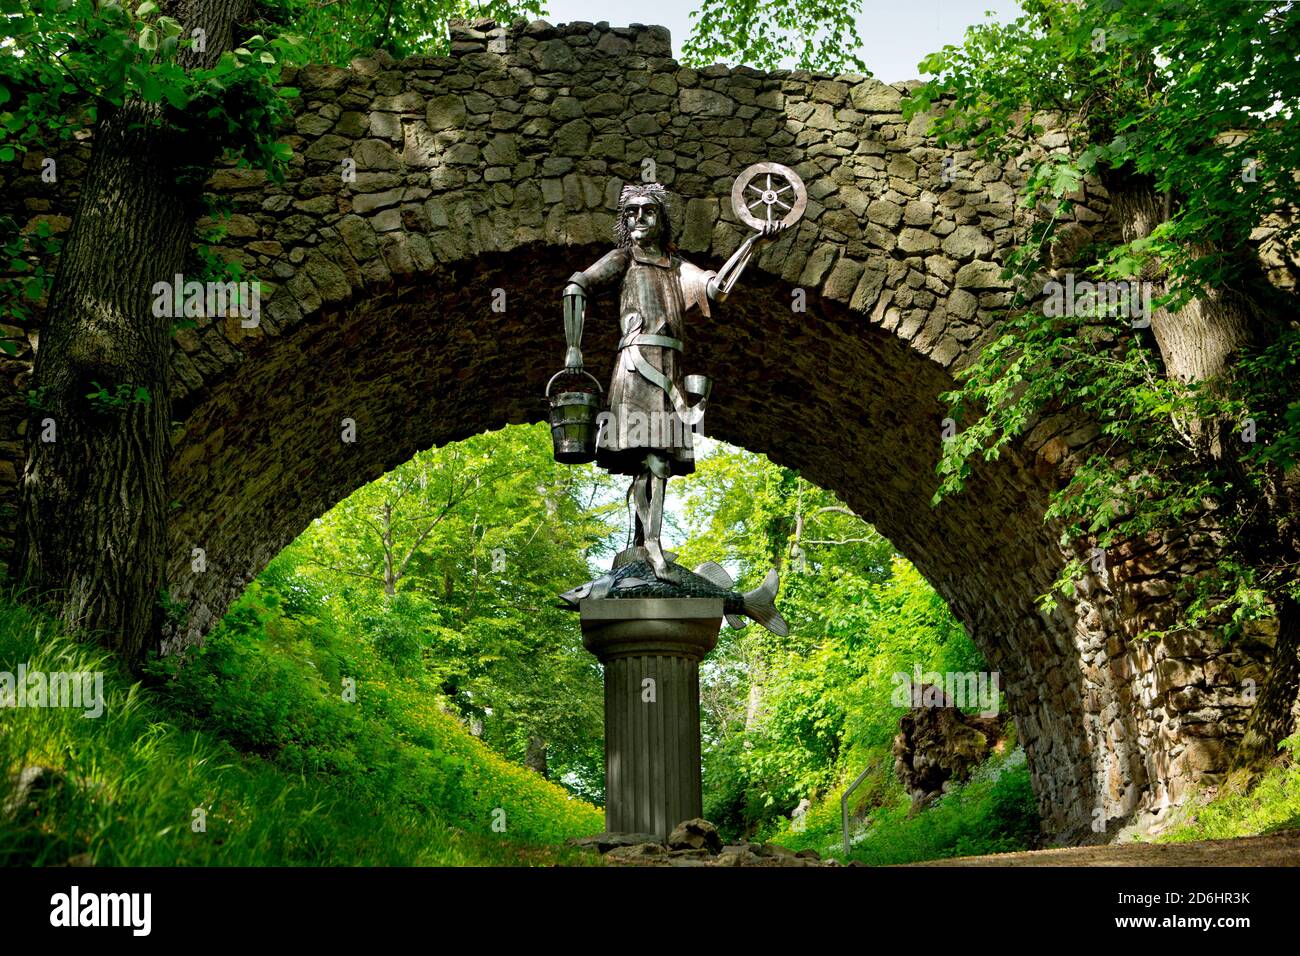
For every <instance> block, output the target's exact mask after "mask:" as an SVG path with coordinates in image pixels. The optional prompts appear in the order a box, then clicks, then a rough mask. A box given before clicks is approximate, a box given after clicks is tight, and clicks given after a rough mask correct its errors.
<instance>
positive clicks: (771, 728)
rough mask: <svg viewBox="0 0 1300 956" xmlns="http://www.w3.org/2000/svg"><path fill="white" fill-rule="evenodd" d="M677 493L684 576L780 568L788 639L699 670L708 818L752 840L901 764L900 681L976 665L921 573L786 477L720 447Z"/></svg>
mask: <svg viewBox="0 0 1300 956" xmlns="http://www.w3.org/2000/svg"><path fill="white" fill-rule="evenodd" d="M682 495H683V500H684V505H685V509H684V511H685V525H686V531H687V532H688V533H689V537H688V538H687V540H686V541H685V543H684V544H683V545H682V546H681V548H680V549H679V552H680V555H681V557H680V558H679V560H681V561H683V563H686V564H688V565H690V564H694V563H697V562H699V561H703V560H706V559H708V558H716V557H719V556H726V558H727V559H728V563H729V564H730V565H731V566H732V567H734V569H735V571H736V576H737V578H738V580H739V581H740V582H741V583H742V587H750V586H753V585H755V584H757V583H758V581H759V580H760V579H761V578H762V576H763V574H764V573H766V571H767V569H768V568H769V567H772V566H780V567H781V569H782V574H783V578H782V589H781V594H780V598H779V602H780V606H781V609H782V613H783V614H784V615H785V616H786V618H787V619H788V620H789V621H790V623H791V635H790V637H789V638H786V639H778V638H775V637H773V636H772V635H771V634H769V633H768V632H766V631H764V630H762V629H760V628H757V627H751V628H748V629H746V630H745V631H744V632H739V633H737V632H735V631H732V630H730V629H724V631H723V633H722V636H721V638H720V640H719V644H718V647H717V649H716V650H715V651H714V652H713V654H712V655H710V657H709V659H707V660H706V662H705V664H704V667H703V669H702V672H701V680H702V685H703V689H702V694H703V698H704V720H703V728H704V737H705V752H704V779H705V814H706V816H708V817H709V819H710V820H712V821H713V822H714V823H716V824H717V825H719V826H720V827H722V828H723V830H724V832H726V833H728V834H729V835H741V834H743V835H746V836H754V835H757V834H761V833H764V832H768V831H770V830H771V828H772V827H773V826H775V825H776V823H777V821H778V819H779V818H781V817H782V816H783V815H786V814H789V813H790V812H791V811H792V810H793V809H794V808H795V806H796V805H797V804H798V803H799V801H800V800H801V799H802V798H804V797H814V796H817V795H819V794H825V793H827V792H828V791H829V790H830V789H831V788H833V787H835V786H836V785H837V784H843V783H844V782H845V780H846V779H852V778H853V777H854V776H856V775H857V774H858V773H859V772H860V771H861V770H862V769H863V768H864V767H866V766H871V765H875V766H878V767H881V768H889V767H891V766H892V757H891V756H890V747H891V745H892V741H893V737H894V734H895V733H896V732H897V730H898V718H899V716H900V711H899V709H898V708H897V707H895V706H893V704H892V703H891V701H890V698H891V694H892V691H893V689H894V687H895V686H896V682H895V680H894V675H895V674H899V673H905V674H909V675H910V674H912V673H913V671H914V668H915V667H917V666H919V667H920V668H921V669H922V670H923V671H931V670H938V671H943V672H947V671H958V672H965V671H978V670H981V669H983V662H982V660H981V659H980V656H979V654H978V652H977V651H976V650H975V648H974V647H973V645H972V644H971V642H970V639H969V638H968V637H967V636H966V634H965V632H964V631H963V630H962V628H961V626H960V625H959V624H958V623H957V621H956V620H955V619H954V618H953V616H952V614H951V612H950V611H949V610H948V608H947V606H946V605H945V604H944V602H943V600H942V599H941V598H940V597H939V596H938V595H937V594H936V593H935V592H934V590H933V589H932V588H931V587H930V586H929V585H928V584H927V583H926V582H925V581H924V580H923V579H922V578H921V576H920V575H919V574H918V573H917V571H916V569H915V568H913V567H912V566H911V565H910V564H908V563H907V562H906V561H904V560H903V559H902V558H900V557H898V556H896V555H895V554H894V553H893V549H892V548H891V547H890V545H889V543H888V542H887V541H885V540H884V539H883V538H881V537H880V535H878V534H876V533H875V531H874V530H873V529H871V528H870V527H869V526H867V525H866V524H865V523H864V522H863V521H862V520H861V519H860V518H858V517H857V516H856V515H854V514H853V513H852V512H851V511H850V510H849V509H848V508H846V507H845V506H844V505H843V504H842V503H840V502H839V501H837V500H836V499H835V498H834V496H832V495H830V494H828V493H827V492H825V491H823V490H821V489H819V488H817V487H816V486H814V485H811V484H809V483H808V482H807V481H805V480H803V479H802V478H800V477H799V476H798V475H797V474H795V473H794V472H792V471H790V470H789V469H786V468H781V467H779V466H777V465H773V464H772V463H771V462H769V461H767V460H766V459H765V458H763V457H762V456H759V455H754V454H751V453H749V452H745V451H742V450H739V449H732V448H725V447H722V448H717V449H715V450H714V451H712V453H709V454H706V455H703V456H702V457H701V458H700V461H699V463H698V466H697V471H696V473H695V474H694V475H693V476H691V477H690V478H689V479H687V480H686V481H685V482H684V483H683V491H682ZM792 555H793V557H792ZM884 778H885V779H887V778H888V770H887V769H886V771H885V774H884ZM895 786H896V785H895Z"/></svg>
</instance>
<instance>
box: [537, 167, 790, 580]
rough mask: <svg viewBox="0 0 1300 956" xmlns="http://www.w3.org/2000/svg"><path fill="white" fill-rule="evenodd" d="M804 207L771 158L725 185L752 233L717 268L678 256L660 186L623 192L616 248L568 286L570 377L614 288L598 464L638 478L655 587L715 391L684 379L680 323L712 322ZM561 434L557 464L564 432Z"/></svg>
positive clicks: (638, 514) (637, 525) (634, 494)
mask: <svg viewBox="0 0 1300 956" xmlns="http://www.w3.org/2000/svg"><path fill="white" fill-rule="evenodd" d="M807 203H808V196H807V193H806V192H805V190H804V186H803V183H802V181H801V180H800V179H799V177H798V176H797V175H796V174H795V173H794V171H793V170H790V169H787V168H786V167H784V166H780V165H778V164H775V163H759V164H757V165H755V166H751V167H750V168H749V169H747V170H745V172H744V173H742V174H741V175H740V177H739V178H738V179H737V180H736V183H735V187H734V188H733V190H732V205H733V207H734V209H735V211H736V215H737V216H738V217H739V218H740V219H741V220H742V221H743V222H745V223H746V224H747V225H749V226H751V227H752V228H754V229H755V230H756V231H755V233H754V234H753V235H751V236H749V237H748V238H747V239H746V240H745V241H744V242H742V243H741V245H740V247H739V248H738V249H737V250H736V251H735V253H733V254H732V256H731V258H729V259H728V260H727V261H726V263H725V264H724V265H723V266H722V268H721V269H719V270H718V271H717V272H713V271H711V270H705V269H701V268H699V267H698V266H695V265H693V264H692V263H690V262H687V261H686V260H685V259H683V258H682V257H681V256H680V255H678V254H677V247H676V245H675V244H674V242H673V235H672V226H671V224H670V222H669V217H668V193H667V190H665V189H664V187H663V186H661V185H660V184H658V183H647V184H632V185H627V186H625V187H624V188H623V191H622V194H621V195H620V197H619V202H618V219H617V221H616V223H615V226H614V234H615V241H616V243H617V248H615V249H614V250H613V251H612V252H610V253H609V254H608V255H606V256H604V257H603V258H601V259H600V260H599V261H598V262H596V263H595V264H594V265H592V266H591V267H590V268H588V269H586V270H584V271H582V272H575V273H574V274H573V275H572V276H570V278H569V283H568V285H567V286H566V287H565V289H564V332H565V338H566V341H567V345H568V349H567V351H566V353H565V360H564V364H565V371H566V372H567V373H569V374H570V375H576V374H579V373H582V371H583V365H582V330H583V322H584V319H585V315H586V303H587V299H588V298H589V297H590V296H592V295H594V294H595V293H596V292H598V291H600V290H601V289H603V288H606V287H608V286H611V285H613V283H614V282H615V281H616V280H618V281H620V282H621V289H620V295H619V316H620V319H619V327H620V330H621V332H622V337H621V338H620V339H619V342H618V354H617V357H616V359H615V363H614V372H613V375H612V376H611V378H610V383H609V390H608V392H607V394H606V398H607V403H608V404H607V411H606V412H605V413H603V414H602V415H601V416H600V418H601V427H600V429H599V433H598V435H597V436H596V448H595V460H596V464H597V465H598V466H600V467H601V468H604V469H605V470H607V471H609V472H610V473H611V474H621V475H631V476H633V477H632V484H631V487H630V488H629V490H628V497H629V498H630V499H631V501H632V504H633V507H634V509H635V518H634V519H633V525H634V528H633V544H634V545H635V546H639V547H641V548H644V554H645V559H646V561H647V562H648V564H649V567H650V570H651V571H652V573H653V574H654V576H655V577H656V578H659V579H660V580H663V581H670V580H672V579H673V577H674V575H672V574H671V573H670V570H669V566H668V561H667V560H666V559H665V557H664V551H663V547H662V545H661V544H660V541H659V535H660V531H661V528H662V525H663V508H664V493H665V488H666V484H667V480H668V478H669V477H670V476H672V475H687V474H690V473H691V472H692V471H694V470H695V453H694V433H695V431H696V430H697V429H698V426H699V422H700V419H701V417H702V416H703V414H704V408H705V404H706V402H707V400H708V394H709V388H710V383H709V380H708V379H707V378H706V377H705V376H703V375H686V374H684V371H683V367H682V357H683V349H684V344H685V333H686V316H687V314H688V313H689V312H690V311H691V310H692V309H697V310H698V311H699V312H700V314H701V315H703V316H704V317H705V318H708V317H709V316H710V303H713V302H717V303H721V302H723V301H725V300H726V297H727V294H728V293H729V292H731V290H732V288H733V287H734V286H735V284H736V280H737V279H739V278H740V275H741V273H742V272H744V270H745V267H746V266H747V265H748V264H749V261H750V259H751V257H752V256H753V253H754V249H755V247H756V245H757V244H758V243H759V242H761V241H763V240H766V239H770V238H771V237H773V236H775V235H777V234H778V233H779V232H781V231H782V230H784V229H786V228H788V227H789V226H791V225H793V224H794V223H795V222H796V221H797V220H798V219H799V217H800V216H802V215H803V211H804V208H805V207H806V206H807ZM756 213H761V215H756ZM552 381H554V380H552ZM548 391H549V387H548ZM561 402H564V403H567V407H568V408H569V409H570V410H571V409H573V408H577V410H578V413H579V414H581V413H583V411H584V409H583V408H582V407H581V406H582V399H581V397H580V396H579V395H578V394H576V393H572V392H569V393H565V394H564V395H563V396H562V397H561V398H559V399H557V400H556V401H555V402H554V403H553V404H555V405H556V406H558V405H559V404H560V403H561ZM554 420H555V419H553V421H554ZM572 421H573V419H572V414H570V418H569V420H568V422H567V427H568V429H569V434H570V436H572V435H573V434H576V433H577V431H575V429H574V428H573V425H572ZM556 434H557V457H559V455H558V449H559V441H560V430H557V432H556ZM562 460H565V459H562ZM567 460H578V459H577V458H575V457H569V458H568V459H567ZM588 460H589V459H588Z"/></svg>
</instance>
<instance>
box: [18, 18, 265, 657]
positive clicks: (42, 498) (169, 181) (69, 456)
mask: <svg viewBox="0 0 1300 956" xmlns="http://www.w3.org/2000/svg"><path fill="white" fill-rule="evenodd" d="M167 7H168V9H167V12H168V13H171V14H172V15H174V16H176V17H177V19H179V20H180V22H181V23H182V24H184V25H185V34H184V35H186V36H189V35H190V31H191V30H192V29H194V28H195V27H199V28H202V29H203V30H204V31H205V49H204V50H203V51H201V52H198V51H194V52H190V51H187V52H185V53H183V54H182V55H181V57H180V62H181V64H182V66H184V67H186V68H187V69H193V68H199V67H206V66H210V65H211V64H214V63H215V62H216V61H217V59H218V58H219V57H220V55H221V53H222V52H223V51H225V50H227V49H229V48H230V47H231V44H232V39H233V32H234V29H235V26H236V24H237V23H238V21H239V20H240V19H242V18H243V17H245V16H246V15H247V14H248V12H249V10H250V8H251V3H250V0H189V2H181V3H172V4H168V5H167ZM93 142H94V148H93V152H92V155H91V159H90V164H89V168H88V169H87V171H86V177H85V180H84V182H83V184H82V192H81V198H80V201H79V203H78V206H77V211H76V213H75V215H74V217H73V221H72V225H71V228H70V230H69V234H68V237H67V240H66V242H65V245H64V247H63V251H62V254H61V256H60V259H59V264H58V270H57V272H56V275H55V279H54V284H53V288H52V289H51V292H50V302H49V308H48V310H47V313H46V316H45V318H44V321H43V323H42V327H41V337H40V345H39V348H38V351H37V355H36V362H35V369H34V387H35V390H36V402H35V404H36V407H35V408H34V409H33V412H32V415H31V417H30V419H29V421H28V425H27V464H26V467H25V469H24V474H23V481H22V488H21V495H22V504H21V510H20V519H19V528H18V537H19V540H18V542H17V552H18V558H17V570H18V573H19V575H20V577H21V578H22V580H24V582H25V583H27V584H28V585H30V586H31V587H33V589H34V590H35V591H36V593H37V594H39V595H41V596H44V597H49V598H52V599H53V600H54V601H55V603H56V607H57V609H58V613H59V615H60V616H61V617H62V618H63V619H64V621H65V622H67V624H68V625H70V626H71V627H72V628H73V629H74V630H76V631H78V632H81V633H85V634H88V635H94V636H97V637H99V638H100V639H101V640H103V641H104V642H105V643H106V644H108V645H109V646H110V647H112V648H114V649H116V650H117V651H119V652H120V653H121V654H122V655H123V657H125V658H126V659H127V660H128V662H130V663H131V664H138V663H140V662H141V661H142V659H143V657H144V655H145V653H146V651H147V650H148V648H149V646H150V644H151V643H152V642H155V641H156V639H157V634H158V625H159V624H160V622H161V617H160V608H159V597H160V592H161V589H162V586H163V567H164V549H165V546H166V518H167V510H168V507H167V506H168V501H167V489H166V480H165V475H166V472H165V463H166V460H167V456H168V454H169V452H170V440H169V429H170V419H171V405H170V401H169V398H168V394H167V368H168V359H169V353H170V346H171V335H170V325H171V321H172V320H171V319H170V318H166V317H155V316H154V315H153V314H152V309H151V305H152V302H153V296H152V294H151V290H152V287H153V285H154V284H155V283H156V282H158V281H163V280H165V281H168V282H170V281H172V279H173V277H174V276H175V275H176V274H177V273H180V272H182V270H183V266H184V264H185V258H186V255H187V253H188V251H189V245H190V237H191V233H192V230H193V225H194V220H195V218H196V216H197V214H198V212H199V209H200V198H201V194H202V186H201V181H202V179H203V177H202V176H201V175H197V176H196V175H195V171H196V167H197V168H199V169H201V168H205V167H206V166H207V165H209V164H210V162H211V157H210V156H195V155H194V144H193V143H191V142H188V141H187V140H186V138H185V137H184V136H183V135H181V134H180V133H179V132H178V131H176V130H175V129H173V128H171V127H169V126H168V125H167V124H166V123H165V122H164V120H163V113H162V110H161V108H160V107H159V106H158V105H156V104H149V103H145V102H143V101H141V100H138V99H137V100H129V101H128V102H126V103H125V104H124V105H123V106H122V107H121V108H118V109H111V110H110V109H107V108H106V109H104V110H103V111H102V112H101V115H100V119H99V121H98V122H97V123H96V126H95V131H94V139H93ZM119 386H122V387H124V388H125V390H126V391H128V392H130V393H134V391H135V389H137V388H144V389H147V390H148V394H149V399H148V401H146V402H136V401H128V402H127V403H126V404H125V405H124V406H113V405H112V404H107V405H106V404H105V403H104V402H103V401H95V400H92V399H90V398H88V396H89V395H90V394H91V393H92V392H100V390H101V389H107V390H108V392H109V393H111V394H116V390H117V389H118V387H119ZM50 439H52V440H50ZM196 545H199V543H198V542H196ZM200 546H201V545H200Z"/></svg>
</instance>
